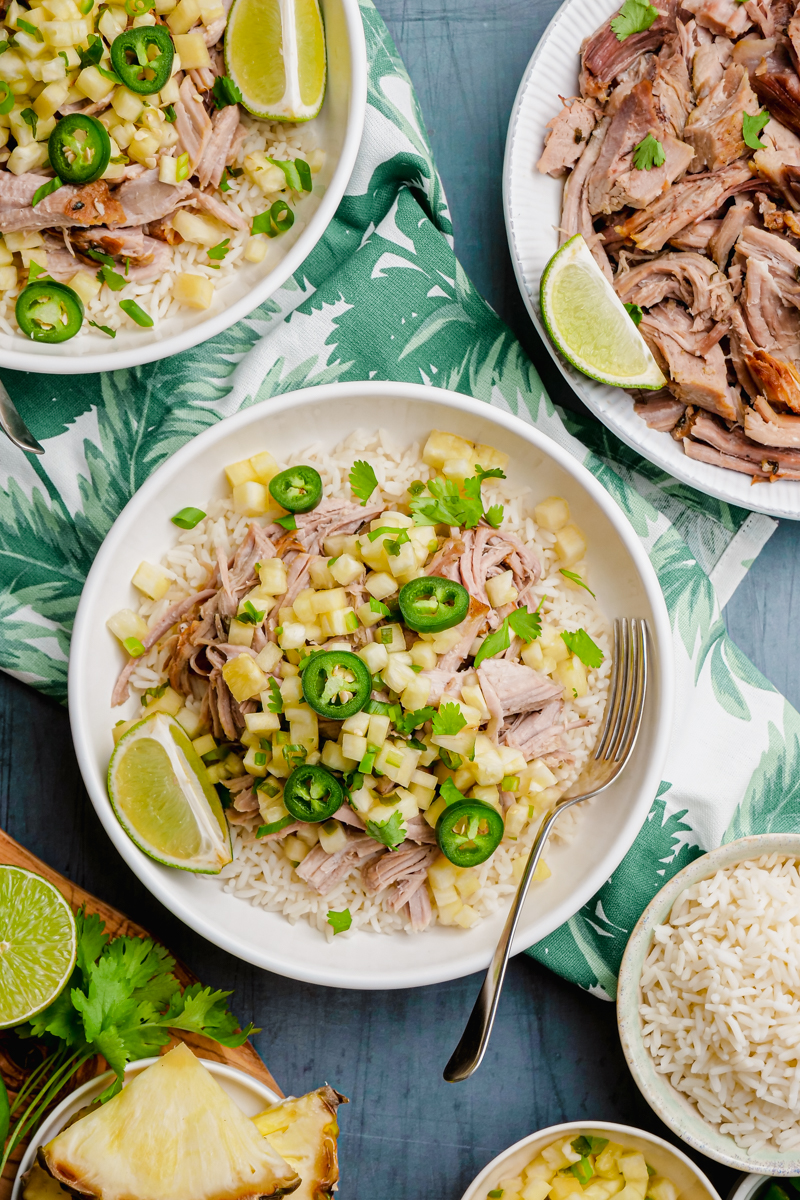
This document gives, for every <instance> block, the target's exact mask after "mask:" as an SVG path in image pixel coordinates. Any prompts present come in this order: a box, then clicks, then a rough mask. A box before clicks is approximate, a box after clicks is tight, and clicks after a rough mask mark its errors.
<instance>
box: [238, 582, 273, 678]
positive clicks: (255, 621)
mask: <svg viewBox="0 0 800 1200" xmlns="http://www.w3.org/2000/svg"><path fill="white" fill-rule="evenodd" d="M264 616H265V614H264V613H263V612H259V611H258V609H257V608H256V606H255V604H253V602H252V600H245V602H244V604H243V605H242V611H241V612H240V613H237V614H236V620H237V621H238V622H239V624H240V625H260V624H261V622H262V621H263V620H264ZM270 682H271V683H275V680H274V679H273V678H272V676H270Z"/></svg>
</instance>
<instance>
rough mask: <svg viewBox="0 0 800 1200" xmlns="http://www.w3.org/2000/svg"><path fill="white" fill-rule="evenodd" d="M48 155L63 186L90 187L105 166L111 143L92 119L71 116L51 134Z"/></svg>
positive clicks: (97, 123) (102, 128)
mask: <svg viewBox="0 0 800 1200" xmlns="http://www.w3.org/2000/svg"><path fill="white" fill-rule="evenodd" d="M47 153H48V155H49V157H50V162H51V164H52V166H53V169H54V170H55V173H56V175H58V177H59V179H60V180H61V181H62V182H63V183H92V182H93V181H94V180H95V179H99V178H100V176H101V175H102V174H103V172H104V171H105V169H106V167H107V166H108V160H109V159H110V158H111V139H110V138H109V136H108V132H107V130H106V128H105V126H104V125H101V124H100V122H99V121H97V120H96V119H95V118H94V117H86V116H84V115H83V113H70V115H69V116H68V117H62V119H61V120H60V121H59V122H58V124H57V125H56V127H55V129H54V130H53V132H52V133H51V134H50V137H49V139H48V142H47Z"/></svg>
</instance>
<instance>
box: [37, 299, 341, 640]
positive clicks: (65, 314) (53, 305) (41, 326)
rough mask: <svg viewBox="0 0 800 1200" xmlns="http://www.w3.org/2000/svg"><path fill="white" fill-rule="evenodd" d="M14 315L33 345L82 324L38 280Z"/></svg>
mask: <svg viewBox="0 0 800 1200" xmlns="http://www.w3.org/2000/svg"><path fill="white" fill-rule="evenodd" d="M14 312H15V315H16V318H17V324H18V325H19V327H20V329H21V330H22V332H23V333H24V334H25V336H26V337H29V338H31V339H32V341H34V342H66V341H69V339H70V338H73V337H75V334H76V333H77V332H78V330H79V329H80V327H81V325H82V324H83V303H82V301H81V298H80V296H79V295H78V293H77V292H74V291H73V290H72V288H71V287H67V285H66V284H65V283H56V281H55V280H53V279H49V280H45V279H37V280H36V282H35V283H29V284H28V286H27V287H26V288H23V289H22V291H21V292H20V294H19V296H18V297H17V303H16V307H15V309H14ZM359 661H361V660H360V659H359Z"/></svg>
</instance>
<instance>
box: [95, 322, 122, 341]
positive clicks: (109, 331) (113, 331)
mask: <svg viewBox="0 0 800 1200" xmlns="http://www.w3.org/2000/svg"><path fill="white" fill-rule="evenodd" d="M89 324H90V325H91V326H92V327H93V328H94V329H99V330H100V332H101V333H105V334H107V335H108V337H110V338H115V337H116V336H117V331H116V329H110V328H109V327H108V325H98V324H97V322H96V321H90V322H89Z"/></svg>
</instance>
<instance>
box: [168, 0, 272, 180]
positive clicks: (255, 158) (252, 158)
mask: <svg viewBox="0 0 800 1200" xmlns="http://www.w3.org/2000/svg"><path fill="white" fill-rule="evenodd" d="M182 2H183V0H182ZM243 166H244V173H245V175H246V176H247V178H248V179H249V180H250V182H251V183H254V184H255V185H256V187H257V188H259V189H260V190H261V192H262V193H263V195H265V196H272V195H274V194H275V193H276V192H280V191H283V189H284V188H285V187H286V176H285V175H284V173H283V171H282V170H281V169H280V167H276V166H275V164H274V163H271V162H270V161H269V159H268V158H267V156H266V154H264V153H263V152H262V151H260V150H257V151H255V152H254V153H253V154H248V155H247V157H246V158H245V160H244V163H243Z"/></svg>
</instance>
